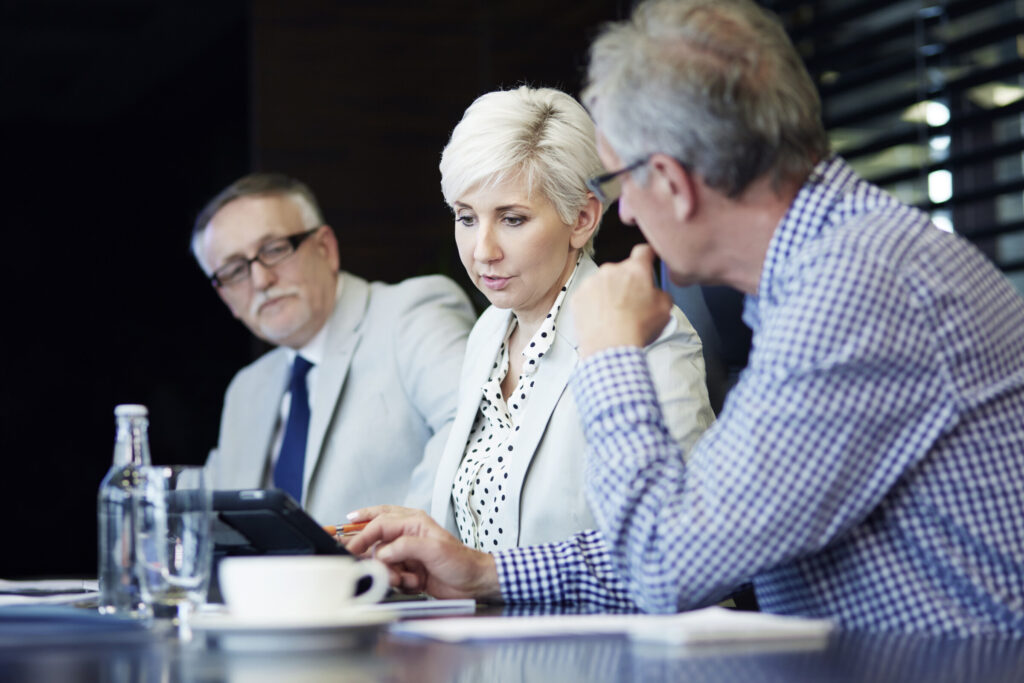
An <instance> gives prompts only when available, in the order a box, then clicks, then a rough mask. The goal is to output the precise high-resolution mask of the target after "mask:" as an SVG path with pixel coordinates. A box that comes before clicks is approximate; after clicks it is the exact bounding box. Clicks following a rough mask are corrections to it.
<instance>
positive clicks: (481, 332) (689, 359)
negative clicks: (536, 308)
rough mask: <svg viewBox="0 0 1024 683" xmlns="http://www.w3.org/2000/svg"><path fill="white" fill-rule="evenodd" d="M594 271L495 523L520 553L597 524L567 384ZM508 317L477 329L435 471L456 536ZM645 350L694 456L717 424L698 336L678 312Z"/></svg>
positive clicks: (543, 387) (560, 328)
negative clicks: (468, 457) (469, 449)
mask: <svg viewBox="0 0 1024 683" xmlns="http://www.w3.org/2000/svg"><path fill="white" fill-rule="evenodd" d="M596 272H597V265H596V264H595V263H594V262H593V261H592V260H591V259H589V258H584V259H583V260H582V261H581V262H580V266H579V270H578V271H577V273H576V277H574V278H573V281H572V283H571V284H570V286H569V291H568V292H566V296H565V299H564V302H563V304H562V309H561V312H560V313H559V316H558V321H557V323H556V326H555V339H554V341H553V342H552V344H551V349H550V350H549V351H548V352H547V353H546V354H545V355H544V359H543V363H542V364H541V365H540V367H539V368H538V369H537V374H536V382H537V384H536V387H535V388H534V389H533V392H532V393H531V394H530V400H529V402H528V403H527V405H526V408H525V411H524V412H523V415H522V419H521V422H520V426H521V435H520V437H519V439H520V443H521V444H522V445H521V448H518V449H517V450H518V451H519V453H520V456H521V457H518V458H515V459H513V460H512V462H510V463H509V479H508V482H507V485H506V487H505V490H506V491H507V493H506V495H507V496H508V500H506V501H505V507H504V508H503V509H502V511H501V512H500V513H499V515H498V518H497V519H496V520H495V522H496V524H498V526H501V527H503V528H505V529H513V530H514V533H512V534H509V535H508V538H510V539H515V545H516V546H526V545H535V544H538V543H549V542H553V541H561V540H565V539H566V538H568V537H569V536H571V535H572V534H573V533H576V532H578V531H582V530H584V529H592V528H595V526H596V524H595V522H594V518H593V515H592V514H591V511H590V506H589V505H587V501H586V498H585V496H584V491H583V489H584V485H583V482H584V479H583V470H584V465H585V458H584V446H585V440H584V438H583V428H582V425H581V424H580V418H579V415H578V413H577V411H576V404H575V402H574V400H573V397H572V392H571V390H570V389H569V387H568V383H569V377H570V375H571V374H572V372H573V370H574V369H575V368H576V365H577V364H578V363H579V354H578V353H577V346H578V344H577V341H576V330H575V326H574V324H573V308H572V295H573V293H574V291H575V289H576V287H578V285H579V283H581V282H583V281H584V280H586V279H587V278H588V277H590V276H591V275H593V274H594V273H596ZM511 315H512V311H511V310H509V309H500V308H495V307H494V306H491V307H490V308H488V309H487V310H486V311H484V313H483V314H482V315H481V316H480V319H479V320H477V323H476V325H474V326H473V331H472V332H471V333H470V335H469V342H468V343H467V346H466V357H465V359H464V361H463V364H462V375H461V378H460V380H459V401H458V408H457V409H456V413H455V420H454V422H453V423H452V429H451V433H450V434H449V437H448V441H447V443H446V444H445V447H444V451H443V452H442V455H441V460H440V462H439V463H438V466H437V476H436V478H435V480H434V494H433V497H432V501H431V505H430V514H431V516H432V517H433V518H434V519H435V520H436V521H437V522H438V523H439V524H442V525H443V526H445V527H446V528H447V529H448V530H449V531H451V532H452V533H454V534H455V535H456V536H458V527H457V526H456V523H455V511H454V508H453V503H452V495H451V493H452V482H453V481H454V480H455V477H456V474H457V472H458V469H459V467H460V466H461V464H462V457H463V454H464V452H465V447H466V440H467V439H468V438H469V433H470V431H471V430H472V428H473V421H474V419H475V417H476V415H477V411H478V409H479V407H480V388H481V387H482V385H483V383H484V382H485V381H486V380H487V378H488V376H489V374H490V372H491V368H492V366H493V364H494V361H495V358H496V357H497V353H498V349H499V348H500V347H501V343H502V341H503V339H504V337H505V333H506V332H507V330H508V325H509V319H510V317H511ZM646 351H647V361H648V364H649V365H650V368H651V375H652V378H653V379H654V383H655V386H656V388H657V391H658V397H659V399H660V400H661V403H662V409H663V411H664V414H665V419H666V421H667V423H668V426H669V428H670V430H671V432H672V435H673V436H674V437H675V438H676V439H678V440H679V442H680V443H681V444H682V445H683V446H684V449H685V450H686V451H687V452H688V451H689V449H690V447H692V446H693V444H694V442H695V441H696V440H697V438H698V437H699V436H700V435H701V434H702V433H703V432H704V430H705V429H707V428H708V427H709V426H710V425H711V423H712V421H713V420H714V414H713V413H712V411H711V404H710V403H709V401H708V394H707V386H706V384H705V377H704V358H703V356H702V355H701V343H700V339H699V338H698V336H697V333H696V331H695V330H694V329H693V326H692V325H690V323H689V321H688V320H687V319H686V317H685V316H684V315H683V313H682V311H680V310H679V309H678V308H675V307H673V311H672V320H671V321H670V322H669V324H668V325H667V326H666V327H665V330H664V331H663V332H662V334H661V336H660V337H659V338H658V339H657V340H656V341H655V342H654V343H652V344H651V345H650V346H648V347H647V349H646ZM499 522H500V523H499ZM505 547H506V546H502V547H497V548H495V550H501V549H505Z"/></svg>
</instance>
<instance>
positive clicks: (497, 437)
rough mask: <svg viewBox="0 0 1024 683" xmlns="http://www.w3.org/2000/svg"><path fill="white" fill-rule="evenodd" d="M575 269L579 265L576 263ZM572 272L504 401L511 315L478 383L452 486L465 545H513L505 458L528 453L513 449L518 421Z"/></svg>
mask: <svg viewBox="0 0 1024 683" xmlns="http://www.w3.org/2000/svg"><path fill="white" fill-rule="evenodd" d="M576 268H577V269H578V268H579V262H578V261H577V263H576ZM575 275H576V270H575V269H574V270H573V272H572V274H571V275H570V276H569V279H568V280H566V282H565V285H563V286H562V291H561V292H559V293H558V297H557V298H556V299H555V303H554V305H553V306H552V307H551V310H550V311H549V312H548V315H547V318H545V320H544V323H543V324H542V325H541V326H540V329H538V330H537V332H536V334H534V336H533V338H532V339H531V340H530V342H529V344H527V345H526V348H525V349H524V350H523V360H524V362H523V371H522V374H520V375H519V381H518V383H517V385H516V389H515V391H513V392H512V393H511V394H510V395H509V398H508V401H507V402H506V401H505V399H504V397H503V396H502V394H501V383H502V381H504V379H505V376H506V375H507V374H508V368H509V351H508V342H509V338H510V337H511V336H512V332H513V331H514V330H515V328H516V324H517V323H516V317H515V316H511V320H510V322H509V326H508V330H507V331H506V332H505V338H504V340H503V341H502V343H501V348H500V349H498V353H497V358H496V360H495V361H494V366H493V368H492V369H491V373H490V376H489V377H488V378H487V381H486V382H485V383H484V385H483V387H481V400H480V409H479V410H478V412H477V415H476V419H475V421H474V422H473V428H472V429H471V430H470V433H469V439H468V440H467V441H466V449H465V452H464V453H463V456H462V465H461V466H460V467H459V470H458V473H457V474H456V476H455V481H454V483H453V484H452V501H453V503H454V509H455V521H456V524H458V527H459V535H460V536H461V538H462V542H463V543H465V544H466V545H468V546H470V547H471V548H476V549H477V550H486V551H495V550H504V549H506V548H513V547H515V545H516V536H515V529H514V527H515V526H516V525H517V519H516V517H517V515H518V511H516V510H508V509H507V508H506V502H507V501H508V498H509V490H508V486H509V479H508V478H509V462H511V460H512V459H513V458H522V457H525V458H529V457H530V455H531V454H529V453H520V452H518V451H519V444H518V441H519V439H518V435H519V424H520V419H521V417H522V415H523V410H524V409H525V407H526V403H527V401H529V400H530V395H531V393H532V392H533V389H534V385H535V382H536V380H535V376H536V374H537V368H538V367H539V366H540V363H541V362H542V360H543V358H544V354H545V353H547V351H548V350H549V349H550V348H551V344H552V342H553V341H554V338H555V321H556V320H557V318H558V312H559V311H560V310H561V308H562V300H563V299H564V298H565V292H566V290H568V288H569V284H570V283H571V282H572V279H573V277H575Z"/></svg>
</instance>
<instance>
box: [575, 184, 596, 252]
mask: <svg viewBox="0 0 1024 683" xmlns="http://www.w3.org/2000/svg"><path fill="white" fill-rule="evenodd" d="M600 222H601V200H600V199H598V198H597V197H595V196H594V193H593V192H588V193H587V202H586V203H585V204H584V205H583V208H582V209H580V211H579V213H578V214H577V215H576V225H574V226H572V234H571V235H570V236H569V244H571V245H572V247H573V248H574V249H582V248H583V247H584V246H585V245H586V244H587V242H589V241H590V238H591V237H592V236H593V234H594V231H595V230H597V226H598V224H599V223H600Z"/></svg>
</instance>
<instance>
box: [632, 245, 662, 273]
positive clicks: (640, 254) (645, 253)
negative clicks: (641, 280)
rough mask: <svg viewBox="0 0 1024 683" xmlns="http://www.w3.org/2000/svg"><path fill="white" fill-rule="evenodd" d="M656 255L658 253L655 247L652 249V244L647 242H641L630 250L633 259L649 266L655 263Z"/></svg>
mask: <svg viewBox="0 0 1024 683" xmlns="http://www.w3.org/2000/svg"><path fill="white" fill-rule="evenodd" d="M656 256H657V254H655V253H654V249H652V248H651V245H649V244H647V243H646V242H641V243H640V244H637V245H635V246H634V247H633V249H632V250H631V251H630V252H629V258H630V260H631V261H639V262H640V263H643V264H644V265H646V266H648V267H650V266H653V265H654V259H655V257H656Z"/></svg>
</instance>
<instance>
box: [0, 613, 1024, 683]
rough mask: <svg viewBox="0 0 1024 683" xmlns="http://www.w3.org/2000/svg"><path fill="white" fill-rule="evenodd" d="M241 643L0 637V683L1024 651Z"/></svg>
mask: <svg viewBox="0 0 1024 683" xmlns="http://www.w3.org/2000/svg"><path fill="white" fill-rule="evenodd" d="M520 612H521V610H520ZM481 613H488V614H494V613H496V611H495V608H487V609H483V610H481ZM497 613H500V612H497ZM441 618H443V617H441ZM239 642H240V643H242V645H243V646H244V645H245V643H246V641H244V640H242V641H237V642H236V643H235V644H231V643H230V642H228V641H222V640H219V639H213V638H210V637H208V636H205V635H203V634H201V633H197V634H196V637H195V638H194V640H193V641H192V642H190V643H182V642H180V641H178V640H177V639H175V638H173V637H167V636H166V634H164V635H161V634H159V633H155V632H151V631H139V632H135V633H123V634H108V635H107V636H103V634H95V635H94V636H93V637H89V636H86V637H85V638H84V639H83V637H82V636H81V634H78V635H74V636H54V637H44V638H40V637H37V636H34V635H31V636H30V635H27V634H26V635H25V637H24V638H22V639H19V638H18V637H14V638H11V637H10V636H8V637H7V638H6V639H5V640H0V681H4V682H12V683H13V682H18V681H69V682H74V681H90V682H92V681H117V682H121V681H124V682H128V681H161V682H166V683H176V682H190V681H244V682H246V683H251V682H256V683H259V682H260V681H274V683H279V682H280V681H288V682H289V683H303V682H306V681H310V682H312V681H336V680H344V681H361V682H362V681H365V682H371V681H389V682H396V681H397V682H402V681H409V682H416V683H433V682H435V681H436V682H438V683H440V682H444V683H448V682H450V681H488V682H490V681H531V682H532V681H548V680H552V681H586V682H588V683H590V682H594V681H663V680H664V681H670V680H671V681H684V680H685V681H722V682H726V681H729V682H731V681H766V682H767V681H797V682H799V681H871V682H872V683H885V682H886V681H900V682H903V681H925V680H926V681H971V682H972V683H974V682H976V681H986V682H988V681H995V682H999V681H1021V680H1024V639H970V640H950V639H937V638H925V637H907V636H893V635H868V634H863V633H851V632H838V633H835V634H834V635H833V636H832V637H831V638H830V640H829V642H828V644H827V646H825V647H824V648H821V649H818V650H814V651H799V650H796V651H793V650H790V651H774V652H772V651H765V650H760V651H759V650H758V649H757V648H753V647H751V646H746V647H739V648H735V647H734V648H730V649H725V650H718V651H715V650H709V649H698V650H693V651H685V650H682V649H679V648H676V647H670V646H661V645H647V644H637V643H633V642H631V641H629V640H628V639H626V638H624V637H608V636H588V637H579V636H577V637H564V638H547V639H535V640H511V641H500V642H497V641H495V642H468V643H454V644H453V643H443V642H434V641H428V640H420V639H409V638H402V637H398V636H395V635H393V634H390V633H389V632H388V631H387V630H386V628H385V629H380V630H378V631H371V632H365V631H364V632H363V633H361V634H358V635H355V636H353V637H352V639H351V640H350V641H348V642H344V641H342V640H335V641H334V643H333V644H332V646H331V647H327V648H320V649H308V648H307V649H304V648H306V646H311V643H310V642H309V641H305V642H304V641H303V640H302V639H301V638H300V639H292V640H275V639H270V640H268V641H265V642H264V643H262V644H256V647H243V649H235V648H238V643H239ZM249 644H250V645H252V643H249Z"/></svg>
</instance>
